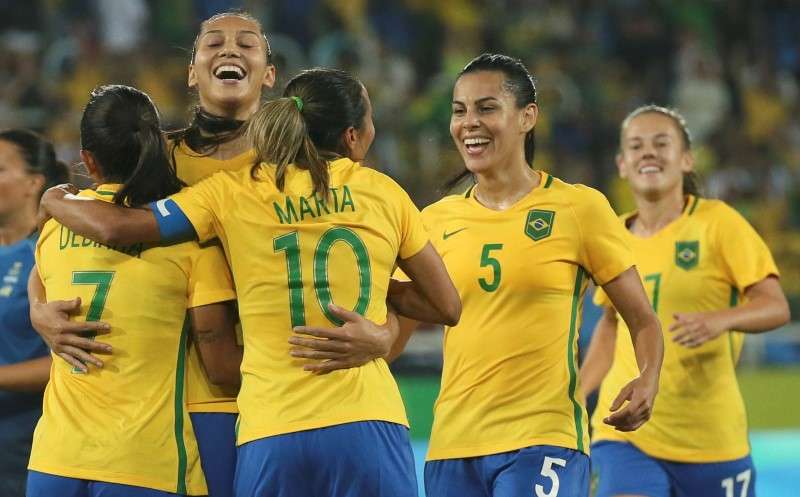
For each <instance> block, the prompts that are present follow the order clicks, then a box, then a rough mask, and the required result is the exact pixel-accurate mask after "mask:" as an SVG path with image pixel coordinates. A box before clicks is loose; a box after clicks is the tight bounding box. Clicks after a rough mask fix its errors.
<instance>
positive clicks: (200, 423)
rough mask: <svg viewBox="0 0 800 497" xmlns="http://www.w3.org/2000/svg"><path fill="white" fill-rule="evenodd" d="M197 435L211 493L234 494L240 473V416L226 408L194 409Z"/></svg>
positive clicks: (218, 496)
mask: <svg viewBox="0 0 800 497" xmlns="http://www.w3.org/2000/svg"><path fill="white" fill-rule="evenodd" d="M189 416H190V417H191V418H192V427H193V428H194V436H195V438H196V439H197V448H198V449H199V450H200V465H201V466H202V467H203V473H204V474H205V476H206V485H207V486H208V497H231V496H232V495H233V475H234V474H235V473H236V418H237V417H238V415H237V414H229V413H226V412H193V413H189Z"/></svg>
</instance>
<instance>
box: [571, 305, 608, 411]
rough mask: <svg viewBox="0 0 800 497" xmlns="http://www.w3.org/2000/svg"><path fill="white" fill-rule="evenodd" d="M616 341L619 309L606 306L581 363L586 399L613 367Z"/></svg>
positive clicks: (580, 383) (581, 377)
mask: <svg viewBox="0 0 800 497" xmlns="http://www.w3.org/2000/svg"><path fill="white" fill-rule="evenodd" d="M616 343H617V311H615V310H614V308H612V307H604V308H603V316H602V317H601V318H600V320H599V321H598V322H597V324H596V325H595V327H594V332H592V341H591V343H590V344H589V350H588V351H587V352H586V357H585V358H584V359H583V364H582V365H581V371H580V380H579V382H578V385H580V389H581V393H582V394H583V398H584V399H585V398H586V397H588V396H589V395H590V394H591V393H592V392H594V391H595V390H597V389H598V388H599V387H600V383H602V382H603V378H605V376H606V373H608V370H609V369H611V364H612V363H613V362H614V346H615V345H616Z"/></svg>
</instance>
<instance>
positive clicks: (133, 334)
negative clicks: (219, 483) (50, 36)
mask: <svg viewBox="0 0 800 497" xmlns="http://www.w3.org/2000/svg"><path fill="white" fill-rule="evenodd" d="M118 186H119V185H101V186H100V187H98V189H97V191H88V190H86V191H83V192H81V196H84V197H89V198H97V199H101V200H104V201H111V199H112V198H113V195H114V192H115V191H116V190H117V189H118ZM36 262H37V267H38V270H39V275H40V277H41V280H42V282H43V283H44V286H45V289H46V291H47V297H48V299H53V300H58V299H70V298H73V297H75V295H76V294H77V295H78V296H80V297H81V299H82V301H83V303H84V304H83V308H82V310H81V311H82V312H81V315H80V316H79V319H85V320H89V321H96V320H103V321H106V322H108V323H109V324H110V325H111V330H110V332H109V334H108V335H104V336H103V340H104V341H105V342H107V343H108V344H109V345H111V346H112V347H113V348H114V354H113V355H112V356H109V357H108V358H107V359H106V360H105V365H104V367H103V368H102V369H90V370H89V372H88V373H86V374H82V373H78V372H75V371H74V370H73V369H72V368H71V367H70V366H69V365H68V364H67V363H65V362H64V361H61V360H54V361H53V365H52V369H51V373H50V382H49V384H48V385H47V389H46V391H45V397H44V413H43V415H42V418H41V419H40V421H39V423H38V425H37V427H36V431H35V434H34V441H33V449H32V454H31V459H30V463H29V466H28V467H29V469H30V470H31V472H32V474H41V473H44V474H47V475H55V476H60V477H67V478H68V479H71V480H76V479H77V480H83V481H84V482H85V483H86V484H89V483H91V482H92V481H97V482H106V483H112V484H119V485H130V486H134V487H145V488H149V489H155V490H160V491H164V492H172V493H179V494H189V495H203V494H205V493H206V485H205V482H204V480H203V474H202V471H201V469H200V464H199V461H198V452H197V446H196V443H195V438H194V434H193V433H192V425H191V422H190V420H189V415H188V413H187V410H186V407H185V405H186V398H185V390H184V382H185V376H184V371H185V360H186V341H187V333H188V328H187V326H186V323H187V321H186V316H187V312H186V311H187V309H189V308H192V307H196V306H203V305H208V304H212V303H216V302H222V301H228V300H233V299H234V298H235V294H234V291H233V285H232V280H231V277H230V273H229V271H228V269H227V265H226V263H225V259H224V256H223V254H222V251H221V250H219V249H217V248H212V249H207V248H206V249H201V248H200V247H199V245H198V244H197V243H194V242H192V243H185V244H180V245H175V246H171V247H148V246H146V245H144V244H134V245H129V246H115V247H110V246H106V245H103V244H100V243H97V242H94V241H91V240H89V239H86V238H84V237H82V236H80V235H77V234H75V233H74V232H72V231H71V230H69V229H67V228H66V227H64V226H62V225H60V224H58V223H56V222H55V221H52V220H51V221H49V222H48V223H47V224H46V225H45V227H44V229H43V231H42V234H41V236H40V237H39V242H38V244H37V248H36ZM132 303H135V305H133V304H132ZM31 482H33V484H34V489H31V488H30V485H31ZM37 482H40V483H41V481H40V480H37V479H36V478H31V479H29V492H30V493H31V494H32V495H39V494H36V493H35V488H36V487H35V485H36V484H38V483H37ZM47 491H50V490H47ZM43 492H44V493H46V492H45V491H43Z"/></svg>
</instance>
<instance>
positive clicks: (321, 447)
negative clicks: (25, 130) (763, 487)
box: [0, 13, 789, 497]
mask: <svg viewBox="0 0 800 497" xmlns="http://www.w3.org/2000/svg"><path fill="white" fill-rule="evenodd" d="M455 76H456V77H455V85H454V88H453V96H452V114H451V120H450V133H451V136H452V138H453V141H454V143H455V146H456V148H457V150H458V152H459V153H460V155H461V158H462V160H463V163H464V166H465V168H464V170H463V172H462V173H460V174H459V175H458V176H457V177H455V178H453V180H452V181H450V182H449V184H448V185H447V187H448V188H449V189H450V191H451V192H455V193H454V194H451V195H448V196H445V197H444V198H442V199H441V200H439V201H437V202H435V203H433V204H432V205H430V206H428V207H427V208H425V209H424V210H423V211H422V212H420V211H418V210H417V208H416V207H415V206H414V204H413V203H412V201H411V199H410V198H409V196H408V194H407V193H406V192H405V191H404V190H403V189H402V188H401V187H400V186H399V185H398V184H397V183H395V182H394V181H393V180H392V179H390V178H389V177H388V176H386V175H384V174H382V173H380V172H378V171H376V170H374V169H370V168H366V167H363V166H362V165H361V164H360V162H361V161H362V160H363V159H364V158H365V156H366V154H367V152H368V150H369V148H370V145H371V144H372V141H373V138H374V136H375V132H376V130H375V128H374V126H373V123H372V117H371V116H372V107H371V103H370V99H369V94H368V92H367V90H366V88H365V87H364V85H363V84H361V82H359V81H358V80H357V79H356V78H354V77H353V76H352V75H350V74H348V73H346V72H343V71H340V70H336V69H310V70H305V71H302V72H301V73H299V74H298V75H296V76H295V77H293V78H292V79H291V80H290V81H289V82H288V84H287V86H286V88H285V89H284V90H283V93H282V96H281V97H279V98H275V99H273V100H270V101H268V102H266V103H263V101H262V91H264V90H265V89H267V88H270V87H272V86H273V84H274V82H275V77H276V74H275V67H274V66H273V65H272V62H271V52H270V47H269V43H268V40H267V36H266V35H265V34H264V33H263V31H262V29H261V26H260V25H259V23H258V22H257V21H256V20H255V19H253V18H252V17H250V16H249V15H247V14H243V13H225V14H218V15H216V16H214V17H212V18H210V19H208V20H206V21H205V22H204V23H203V24H202V26H201V30H200V32H199V34H198V36H197V38H196V40H195V44H194V47H193V51H192V56H191V61H190V65H189V77H188V84H189V87H191V88H192V89H194V90H195V91H196V92H197V95H198V98H199V105H198V107H197V110H196V112H195V115H194V118H193V120H192V122H191V123H190V125H189V126H188V127H187V128H185V129H182V130H179V131H174V132H168V133H164V132H163V131H162V129H161V125H160V123H159V120H158V114H157V111H156V109H155V106H154V104H153V102H151V101H150V99H149V97H148V96H147V95H146V94H144V93H142V92H141V91H139V90H136V89H134V88H131V87H127V86H120V85H106V86H101V87H98V88H96V89H95V90H94V91H93V93H92V95H91V98H90V100H89V102H88V104H87V105H86V108H85V110H84V114H83V116H82V119H81V149H82V150H81V159H82V161H83V163H84V164H85V165H86V168H87V170H88V173H89V175H90V176H91V177H92V179H93V180H94V182H95V183H96V184H97V186H96V188H93V189H87V190H82V191H77V190H75V189H73V188H72V187H68V186H62V187H55V188H50V189H49V190H47V191H46V192H45V193H44V194H43V196H42V199H41V208H42V210H43V211H44V212H46V214H47V215H48V216H49V217H50V219H49V220H48V221H47V222H46V223H45V224H44V225H43V228H42V229H41V231H40V233H39V236H38V241H37V242H36V247H35V267H34V269H33V271H32V272H31V277H30V282H29V294H30V300H31V311H30V312H31V318H32V321H33V325H34V326H35V327H36V329H37V331H39V333H40V334H41V335H42V337H43V338H44V339H45V341H46V342H47V344H48V345H49V346H50V348H51V349H52V354H53V361H52V366H51V368H50V374H49V382H48V384H47V387H46V390H45V394H44V404H43V414H42V417H41V419H40V420H39V422H38V424H37V426H36V429H35V432H34V435H33V445H32V448H31V453H30V461H29V464H28V474H27V495H28V496H29V497H45V496H65V497H79V496H87V497H88V496H97V497H100V496H165V495H176V494H177V495H209V496H211V497H227V496H231V495H235V496H237V497H256V496H258V497H262V496H263V497H266V496H276V497H295V496H297V497H312V496H313V497H320V496H331V497H356V496H365V497H366V496H369V497H372V496H374V497H379V496H380V497H406V496H408V497H413V496H416V495H417V481H416V473H415V468H414V458H413V453H412V449H411V444H410V440H409V434H408V420H407V419H406V414H405V408H404V406H403V399H402V398H401V396H400V392H399V390H398V387H397V384H396V383H395V380H394V378H393V377H392V374H391V372H390V371H389V367H388V363H389V362H391V361H392V360H393V359H394V358H395V357H397V355H399V354H400V353H401V352H402V350H403V348H404V346H405V344H406V343H407V341H408V339H409V337H410V335H411V333H412V332H413V331H414V330H415V329H416V328H417V326H418V325H419V323H421V322H422V323H436V324H442V325H444V326H445V332H444V349H443V350H444V352H443V353H444V367H443V371H442V378H441V390H440V393H439V397H438V399H437V401H436V404H435V407H434V424H433V430H432V434H431V439H430V444H429V451H428V454H427V459H426V464H425V472H424V473H425V474H424V478H425V481H424V487H425V490H426V494H427V495H428V496H429V497H512V496H524V495H534V496H536V497H588V496H589V495H590V494H591V492H595V493H594V495H597V496H601V497H611V496H646V497H672V496H686V497H689V496H719V497H734V496H736V497H739V496H741V497H752V496H754V495H755V484H754V481H755V469H754V467H753V462H752V460H751V458H750V449H749V444H748V438H747V424H746V415H745V409H744V404H743V401H742V398H741V395H740V393H739V389H738V386H737V383H736V375H735V366H736V362H737V359H738V354H739V350H740V348H741V343H742V336H743V334H744V333H758V332H763V331H767V330H770V329H774V328H776V327H779V326H781V325H782V324H784V323H786V322H787V321H788V319H789V314H788V305H787V303H786V299H785V297H784V295H783V292H782V290H781V288H780V284H779V279H778V278H779V275H778V270H777V268H776V266H775V263H774V261H773V259H772V256H771V254H770V251H769V249H768V248H767V247H766V245H765V244H764V242H763V241H762V240H761V238H760V237H759V235H758V234H757V233H756V232H755V230H753V228H752V227H751V226H750V225H749V224H748V223H747V221H745V220H744V218H742V217H741V216H740V215H739V214H738V213H736V211H734V210H733V209H732V208H731V207H729V206H727V205H726V204H725V203H723V202H721V201H718V200H711V199H705V198H703V197H702V196H701V195H700V191H699V190H698V187H697V184H696V182H695V178H694V175H693V158H692V152H691V135H690V133H689V130H688V128H687V127H686V124H685V122H684V120H683V118H682V117H681V116H680V114H678V113H677V112H676V111H674V110H671V109H667V108H664V107H659V106H655V105H651V106H646V107H641V108H639V109H636V110H635V111H633V112H632V113H631V114H629V115H628V117H627V118H626V119H625V121H623V122H622V123H621V125H620V137H619V138H620V145H619V153H618V155H617V166H618V171H619V175H620V176H621V177H622V178H623V179H624V180H625V181H626V182H627V183H628V185H629V187H630V190H631V192H632V193H633V197H634V199H635V201H636V206H637V210H636V211H635V212H632V213H628V214H625V215H623V216H622V217H621V218H620V217H618V216H617V214H615V213H614V211H613V210H612V208H611V206H610V205H609V203H608V201H607V200H606V198H605V197H604V196H603V195H602V194H601V193H599V192H598V191H596V190H594V189H592V188H589V187H586V186H583V185H577V184H575V185H573V184H569V183H566V182H564V181H561V180H560V179H558V178H557V177H554V176H553V175H551V174H549V173H547V172H544V171H539V170H536V169H534V166H533V164H534V155H535V142H534V129H535V127H536V123H537V120H538V118H539V107H538V104H537V94H536V87H535V84H534V80H533V77H532V76H531V74H530V73H529V72H528V70H527V68H526V67H525V66H524V65H523V64H522V63H521V62H520V61H518V60H516V59H513V58H510V57H507V56H504V55H497V54H483V55H480V56H478V57H476V58H475V59H473V60H472V61H471V62H469V64H467V65H466V67H464V69H463V70H462V71H461V72H460V73H459V74H458V75H455ZM378 131H379V130H378ZM2 140H3V137H2V136H0V141H2ZM186 185H188V186H186ZM592 284H594V285H596V286H597V290H596V292H595V302H596V303H598V304H599V305H601V306H602V307H603V309H604V313H603V316H602V318H601V320H600V321H599V323H598V325H597V327H596V330H595V334H594V337H593V340H592V344H591V346H590V349H589V351H588V354H587V356H586V358H585V360H584V362H583V364H579V362H578V330H579V328H580V323H581V314H582V302H583V297H584V294H585V292H586V291H587V289H588V288H589V287H590V286H591V285H592ZM75 297H80V298H81V301H82V305H81V306H79V309H78V310H77V312H76V313H74V315H73V316H71V317H67V316H66V315H64V314H63V313H59V312H57V310H58V309H61V308H63V305H64V304H63V302H64V301H70V300H71V299H74V298H75ZM662 363H663V366H662ZM598 388H599V402H598V407H597V409H596V411H595V413H594V416H593V418H592V419H591V420H590V419H589V416H588V413H587V411H586V408H585V403H586V402H585V399H586V397H587V396H588V395H589V394H591V393H593V392H594V391H595V390H597V389H598ZM590 425H591V430H590ZM590 449H591V452H590ZM590 456H591V459H590ZM590 460H591V463H590ZM592 475H595V476H596V484H594V485H592V484H591V481H592ZM592 487H594V488H593V489H592Z"/></svg>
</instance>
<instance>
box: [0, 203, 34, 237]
mask: <svg viewBox="0 0 800 497" xmlns="http://www.w3.org/2000/svg"><path fill="white" fill-rule="evenodd" d="M34 229H36V210H35V209H24V212H16V213H15V214H14V215H13V216H12V217H10V218H8V219H2V220H0V245H13V244H15V243H17V242H19V241H20V240H23V239H25V238H27V237H28V236H30V234H31V233H32V232H33V230H34Z"/></svg>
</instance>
